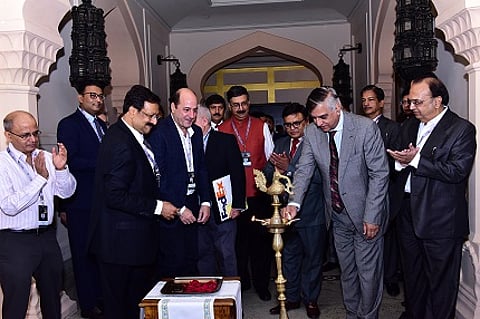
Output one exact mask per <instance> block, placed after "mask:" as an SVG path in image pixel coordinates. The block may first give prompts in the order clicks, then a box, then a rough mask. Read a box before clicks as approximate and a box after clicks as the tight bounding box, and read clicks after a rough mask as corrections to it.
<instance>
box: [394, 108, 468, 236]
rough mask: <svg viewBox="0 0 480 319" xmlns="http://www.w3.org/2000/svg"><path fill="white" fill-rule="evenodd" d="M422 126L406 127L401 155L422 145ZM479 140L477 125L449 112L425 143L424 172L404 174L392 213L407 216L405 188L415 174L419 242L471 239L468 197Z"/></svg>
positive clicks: (415, 222)
mask: <svg viewBox="0 0 480 319" xmlns="http://www.w3.org/2000/svg"><path fill="white" fill-rule="evenodd" d="M419 124H420V121H419V120H417V119H416V118H415V117H413V118H410V119H408V120H407V121H405V122H404V125H402V127H401V130H400V135H399V138H398V139H397V142H396V143H395V144H396V145H395V147H394V149H395V150H403V149H406V148H408V145H409V144H410V143H412V144H413V145H416V140H417V132H418V128H419ZM475 134H476V132H475V126H473V124H472V123H470V122H468V121H467V120H465V119H462V118H460V117H459V116H458V115H457V114H455V113H453V112H452V111H450V110H447V112H446V113H445V115H444V116H443V117H442V119H441V120H440V121H439V122H438V124H437V125H436V126H435V128H434V130H433V131H432V133H431V134H430V136H429V137H428V139H427V141H426V142H425V145H424V146H423V148H422V151H421V153H420V156H421V157H420V162H419V163H418V167H417V168H416V169H414V168H413V167H411V166H407V167H406V168H404V169H403V170H402V171H400V173H399V174H398V176H397V178H396V180H395V183H394V185H393V187H394V188H393V190H392V192H391V199H392V202H391V207H392V211H393V213H399V214H402V211H400V208H401V204H402V198H403V194H404V188H405V183H406V181H407V178H408V175H409V174H410V173H411V174H412V175H411V184H410V186H411V195H410V204H411V209H412V222H413V228H414V231H415V235H416V236H418V237H419V238H422V239H438V238H455V237H456V238H460V237H464V236H467V235H468V234H469V224H468V222H469V221H468V207H467V201H466V198H465V192H466V189H467V183H468V177H469V175H470V172H471V170H472V166H473V163H474V158H475V153H476V148H477V143H476V140H475Z"/></svg>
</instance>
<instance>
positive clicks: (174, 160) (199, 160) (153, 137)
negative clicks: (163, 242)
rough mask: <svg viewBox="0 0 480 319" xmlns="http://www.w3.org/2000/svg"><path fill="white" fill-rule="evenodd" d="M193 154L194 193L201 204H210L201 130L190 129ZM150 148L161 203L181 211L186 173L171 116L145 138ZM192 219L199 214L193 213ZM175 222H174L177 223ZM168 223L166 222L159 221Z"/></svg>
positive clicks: (184, 194) (198, 128)
mask: <svg viewBox="0 0 480 319" xmlns="http://www.w3.org/2000/svg"><path fill="white" fill-rule="evenodd" d="M192 128H193V131H194V134H193V135H192V153H193V164H194V171H195V184H196V185H195V186H196V187H195V189H196V192H197V194H198V195H199V197H200V202H209V201H210V191H209V183H208V173H207V167H206V165H205V155H204V151H203V135H202V130H201V129H200V127H198V126H197V125H195V124H194V125H192ZM148 141H149V142H150V144H151V145H152V150H153V153H154V154H155V160H156V161H157V164H158V168H159V170H160V174H161V178H160V199H162V200H166V201H169V202H171V203H172V204H173V205H174V206H175V207H178V208H180V207H182V206H184V205H185V203H186V194H187V186H188V172H187V165H186V163H185V155H184V151H183V146H182V141H181V139H180V136H179V135H178V131H177V127H176V126H175V123H174V122H173V118H172V116H169V117H167V118H166V119H165V120H163V121H161V122H160V123H158V124H157V126H156V127H155V128H154V129H153V130H152V132H151V133H150V134H149V136H148ZM193 213H194V215H195V216H197V215H198V212H193ZM176 220H177V219H176ZM162 222H164V223H169V222H168V221H166V220H165V221H162Z"/></svg>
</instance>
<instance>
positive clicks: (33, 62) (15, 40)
mask: <svg viewBox="0 0 480 319" xmlns="http://www.w3.org/2000/svg"><path fill="white" fill-rule="evenodd" d="M0 43H1V44H2V45H1V46H0V65H2V66H3V67H0V83H2V84H4V85H25V86H31V87H34V86H35V84H36V83H37V81H38V79H39V78H41V77H42V76H44V75H47V74H48V69H49V68H50V65H51V64H52V63H54V62H55V60H56V54H57V51H58V50H59V49H60V48H61V46H60V45H59V44H58V43H54V42H52V41H50V40H48V39H43V38H39V37H38V35H36V34H33V33H31V32H29V31H24V30H22V31H11V32H2V33H0Z"/></svg>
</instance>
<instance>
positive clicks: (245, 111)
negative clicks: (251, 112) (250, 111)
mask: <svg viewBox="0 0 480 319" xmlns="http://www.w3.org/2000/svg"><path fill="white" fill-rule="evenodd" d="M245 113H247V110H241V111H237V114H245Z"/></svg>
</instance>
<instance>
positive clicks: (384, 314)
mask: <svg viewBox="0 0 480 319" xmlns="http://www.w3.org/2000/svg"><path fill="white" fill-rule="evenodd" d="M65 268H66V274H65V278H66V279H65V285H66V290H67V293H68V295H69V296H70V297H71V298H72V299H75V295H76V294H75V291H74V280H73V276H72V274H71V266H70V263H69V262H67V263H66V267H65ZM274 286H275V284H274V282H273V279H272V283H271V288H270V291H271V292H272V295H273V296H275V293H274V292H275V291H276V290H275V287H274ZM242 300H243V312H244V318H243V319H265V318H267V319H268V318H275V317H276V316H274V315H270V314H269V309H270V308H272V307H274V306H276V305H277V301H276V300H275V298H273V299H272V300H271V301H267V302H265V301H261V300H260V299H259V298H258V296H257V294H256V293H255V292H254V290H253V289H250V290H248V291H245V292H244V293H243V294H242ZM402 300H403V293H402V294H400V295H399V296H397V297H391V296H389V295H387V294H386V293H384V296H383V301H382V305H381V311H380V318H381V319H383V318H385V319H396V318H398V317H400V314H401V313H402V311H403V307H402V305H401V302H402ZM318 304H319V306H320V311H321V315H320V318H325V319H340V318H342V319H343V318H345V310H344V308H343V303H342V296H341V287H340V281H339V280H338V270H332V271H330V272H328V273H326V274H325V276H324V281H323V286H322V292H321V294H320V298H319V300H318ZM288 317H289V318H290V319H304V318H307V316H306V313H305V308H303V307H301V308H300V309H296V310H292V311H289V312H288ZM80 318H81V317H80V314H79V313H76V314H74V315H73V316H69V317H68V319H80ZM66 319H67V318H66ZM132 319H136V318H132ZM186 319H188V318H186Z"/></svg>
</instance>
